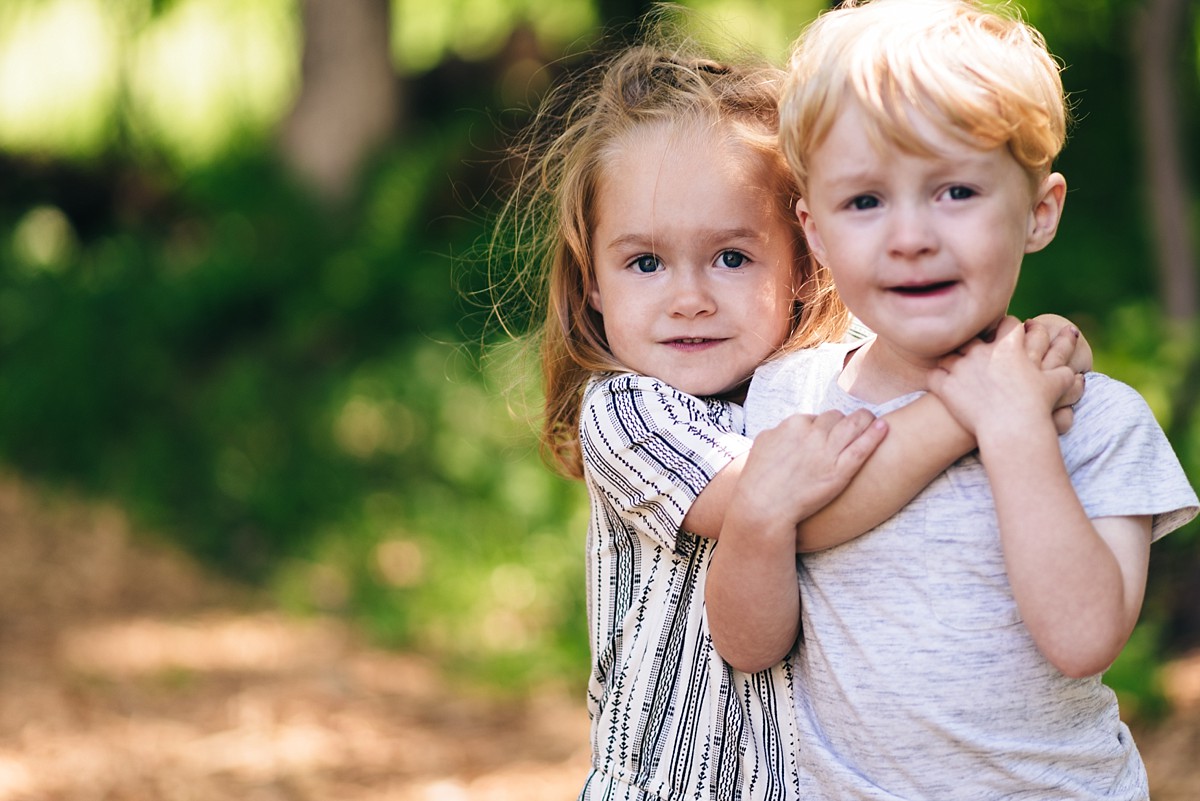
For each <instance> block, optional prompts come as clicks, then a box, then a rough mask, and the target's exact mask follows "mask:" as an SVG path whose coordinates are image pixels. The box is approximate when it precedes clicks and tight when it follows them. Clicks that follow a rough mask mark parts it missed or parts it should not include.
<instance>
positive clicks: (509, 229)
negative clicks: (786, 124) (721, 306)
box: [493, 44, 850, 478]
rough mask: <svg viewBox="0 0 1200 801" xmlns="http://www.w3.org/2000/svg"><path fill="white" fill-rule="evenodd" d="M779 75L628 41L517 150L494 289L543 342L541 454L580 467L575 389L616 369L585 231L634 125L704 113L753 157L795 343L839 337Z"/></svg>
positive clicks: (561, 93)
mask: <svg viewBox="0 0 1200 801" xmlns="http://www.w3.org/2000/svg"><path fill="white" fill-rule="evenodd" d="M783 78H784V73H783V71H782V70H780V69H778V68H775V67H772V66H769V65H766V64H763V63H722V62H718V61H714V60H711V59H708V58H704V57H702V56H700V55H698V54H697V48H696V47H695V46H693V45H686V44H685V45H680V46H670V47H667V46H653V45H640V46H636V47H631V48H629V49H626V50H624V51H622V52H620V53H618V54H617V55H615V56H613V57H612V58H610V59H609V60H607V61H605V62H604V63H602V64H600V65H599V66H597V67H594V68H592V69H590V70H588V71H586V72H584V73H582V74H581V75H579V76H577V77H576V78H575V79H574V80H571V81H568V82H566V83H564V84H562V85H561V86H559V87H558V88H557V89H556V90H555V91H554V92H552V93H551V95H550V96H549V97H548V98H547V100H546V101H545V102H544V103H543V104H542V108H541V111H540V112H539V113H538V115H537V117H536V118H535V120H534V122H533V123H532V125H531V126H530V127H529V128H528V129H527V131H526V133H525V137H524V138H523V140H522V141H521V142H520V143H519V144H518V146H517V147H516V148H514V154H515V155H516V157H517V158H518V164H519V165H520V170H519V175H518V180H517V184H516V188H515V191H514V192H513V193H512V195H511V196H510V198H509V201H508V204H507V206H506V207H505V209H504V211H503V213H502V215H501V224H500V226H498V228H497V231H498V232H503V233H500V234H499V238H500V239H501V241H506V242H507V243H508V246H507V247H505V248H504V249H505V250H506V251H507V252H509V253H512V254H513V255H514V256H515V259H516V261H515V264H516V265H517V267H516V268H515V270H514V273H513V275H514V276H515V279H513V280H510V281H508V282H507V283H506V285H505V286H504V287H503V291H502V292H500V293H499V294H496V295H494V300H493V302H494V304H495V305H496V307H497V313H498V314H499V316H500V317H501V319H504V317H505V308H504V306H505V305H506V304H510V303H511V304H515V305H518V306H520V305H522V303H526V302H527V303H532V305H533V306H534V308H535V319H537V318H540V319H541V320H542V322H541V325H540V328H539V329H538V331H537V332H536V337H537V341H538V343H539V346H540V356H541V369H542V379H543V389H544V393H545V398H544V403H545V408H544V415H543V420H542V435H541V439H542V445H543V452H544V455H545V456H546V457H547V460H548V461H549V462H550V463H551V464H553V465H554V466H555V467H557V468H558V469H559V470H560V471H561V472H563V473H564V474H566V475H568V476H572V477H576V478H578V477H580V476H581V475H582V463H581V457H580V451H579V432H578V427H579V412H580V403H581V400H582V395H583V390H584V387H585V386H586V385H587V382H588V380H589V379H590V378H591V377H592V376H593V375H595V374H596V373H598V372H605V371H615V370H621V369H623V368H622V367H621V365H620V364H618V363H617V362H616V360H615V359H614V358H613V355H612V353H611V352H610V350H609V348H608V344H607V340H606V338H605V332H604V321H603V318H602V317H601V316H600V315H599V314H597V313H596V312H595V310H593V309H592V308H591V306H590V305H589V303H588V298H589V296H590V294H591V291H592V288H593V286H594V280H595V279H594V272H593V265H592V252H591V231H592V228H593V225H594V223H595V209H594V204H595V199H596V196H597V191H598V186H599V182H600V180H601V177H602V176H603V174H604V170H605V169H606V168H607V165H608V163H609V161H610V160H611V159H610V154H611V152H612V150H613V148H614V147H619V146H620V144H621V143H623V142H628V141H629V137H630V136H636V135H637V131H638V129H639V128H642V127H646V128H648V129H649V128H651V127H653V128H656V129H661V127H663V126H671V125H689V126H691V125H695V124H696V123H701V124H703V125H706V126H711V128H713V129H715V130H719V131H720V132H721V133H722V134H723V135H727V136H731V137H734V138H736V139H737V140H738V141H740V142H743V143H744V144H745V146H746V147H748V148H751V149H752V151H753V152H755V153H758V154H760V155H761V157H762V159H763V162H764V164H765V165H766V167H767V169H766V170H765V174H766V175H768V176H770V179H769V180H771V181H772V182H773V186H771V187H770V188H771V189H772V191H773V192H774V194H775V196H776V197H777V198H778V212H779V215H780V218H781V219H784V220H785V221H787V222H788V224H789V225H791V226H792V228H793V230H794V232H795V240H796V247H795V253H796V254H797V255H796V259H797V265H796V271H797V278H798V281H797V286H799V287H801V288H800V290H799V291H798V297H797V298H796V311H795V314H794V318H793V325H792V334H791V336H790V337H789V339H788V341H787V342H786V343H785V344H784V346H783V348H786V349H793V348H798V347H804V346H807V345H812V344H815V343H817V342H821V341H827V340H830V339H836V338H840V337H841V336H842V335H843V334H844V332H845V330H846V327H847V325H848V324H849V319H850V318H849V313H848V312H847V311H846V309H845V307H844V306H843V305H842V304H841V301H840V299H839V298H838V297H837V295H836V293H835V292H834V291H833V285H832V282H831V281H830V279H829V277H828V275H827V274H826V273H825V271H824V269H823V268H821V267H820V266H819V265H817V264H816V262H815V260H813V259H811V258H810V257H809V255H808V250H807V248H806V247H805V246H804V244H803V234H802V231H801V229H800V227H799V224H798V223H797V221H796V218H795V215H794V211H793V209H794V204H795V201H796V198H797V197H798V194H797V188H796V184H795V181H794V180H793V178H792V175H791V171H790V170H789V169H788V166H787V163H786V162H785V161H784V159H783V156H782V152H781V151H780V149H779V144H778V131H779V104H778V97H779V93H780V89H781V86H782V82H783Z"/></svg>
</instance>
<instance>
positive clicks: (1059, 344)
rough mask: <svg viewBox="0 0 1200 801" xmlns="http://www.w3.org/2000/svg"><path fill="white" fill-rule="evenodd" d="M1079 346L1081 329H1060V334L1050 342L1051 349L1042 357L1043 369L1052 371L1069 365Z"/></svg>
mask: <svg viewBox="0 0 1200 801" xmlns="http://www.w3.org/2000/svg"><path fill="white" fill-rule="evenodd" d="M1078 344H1079V329H1077V328H1071V327H1070V326H1067V327H1066V328H1061V329H1059V332H1058V333H1057V334H1055V335H1054V339H1052V340H1050V343H1049V347H1048V348H1047V349H1046V352H1045V355H1044V356H1043V357H1042V360H1041V365H1042V369H1043V370H1052V369H1054V368H1055V367H1062V366H1063V365H1065V364H1068V363H1069V362H1070V361H1071V357H1072V356H1073V355H1074V354H1075V346H1076V345H1078Z"/></svg>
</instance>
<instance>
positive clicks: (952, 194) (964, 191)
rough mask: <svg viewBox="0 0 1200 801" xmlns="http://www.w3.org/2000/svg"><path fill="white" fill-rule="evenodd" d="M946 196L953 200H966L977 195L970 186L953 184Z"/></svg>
mask: <svg viewBox="0 0 1200 801" xmlns="http://www.w3.org/2000/svg"><path fill="white" fill-rule="evenodd" d="M946 196H947V197H949V198H950V199H951V200H966V199H967V198H969V197H974V196H975V190H974V189H972V188H971V187H969V186H952V187H950V188H949V189H948V190H946Z"/></svg>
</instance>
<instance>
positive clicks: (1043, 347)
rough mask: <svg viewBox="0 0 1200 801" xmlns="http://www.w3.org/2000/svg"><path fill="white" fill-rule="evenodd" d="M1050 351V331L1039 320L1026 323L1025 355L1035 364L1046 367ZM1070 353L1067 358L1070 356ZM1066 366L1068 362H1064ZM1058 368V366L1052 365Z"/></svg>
mask: <svg viewBox="0 0 1200 801" xmlns="http://www.w3.org/2000/svg"><path fill="white" fill-rule="evenodd" d="M1049 351H1050V331H1049V330H1048V329H1047V328H1046V326H1044V325H1042V324H1041V323H1039V322H1038V321H1037V320H1026V321H1025V353H1026V354H1028V356H1029V360H1030V361H1031V362H1033V363H1034V364H1040V365H1042V366H1043V367H1045V366H1046V357H1047V356H1048V355H1049ZM1070 355H1071V354H1070V352H1068V353H1067V356H1070ZM1062 363H1063V364H1066V362H1065V361H1064V362H1062ZM1051 366H1052V367H1057V366H1058V365H1056V364H1055V365H1051Z"/></svg>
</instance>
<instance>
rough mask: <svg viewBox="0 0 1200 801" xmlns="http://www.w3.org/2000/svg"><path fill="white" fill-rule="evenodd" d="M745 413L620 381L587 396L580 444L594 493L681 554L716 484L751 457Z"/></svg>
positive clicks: (603, 382) (664, 388)
mask: <svg viewBox="0 0 1200 801" xmlns="http://www.w3.org/2000/svg"><path fill="white" fill-rule="evenodd" d="M743 430H744V421H743V418H742V411H741V407H739V406H736V405H734V404H730V403H727V402H724V401H719V400H713V399H701V398H697V397H694V396H692V395H688V394H687V393H684V392H680V391H679V390H677V389H675V388H673V387H671V386H670V385H668V384H664V383H663V382H661V381H658V380H656V379H653V378H649V377H646V376H642V375H634V374H620V375H616V376H609V377H605V378H600V379H596V380H594V381H593V382H592V383H591V384H590V385H589V386H588V389H587V391H586V392H585V393H584V398H583V407H582V411H581V414H580V420H579V439H580V446H581V449H582V452H583V464H584V473H585V477H586V479H587V482H588V485H589V489H590V490H591V491H592V492H594V493H601V494H603V496H604V498H605V499H606V500H607V501H608V504H609V505H610V506H611V507H612V508H613V509H614V510H615V511H616V513H617V514H618V515H619V516H620V517H621V518H622V519H623V520H624V521H625V523H626V524H627V525H630V526H633V527H634V528H635V529H637V530H639V531H642V532H643V533H645V534H646V535H648V536H649V537H651V538H652V539H654V540H655V541H657V542H659V543H660V544H662V545H663V546H664V547H666V548H669V549H671V550H675V541H676V536H677V534H678V532H679V528H680V526H681V525H682V524H683V518H684V516H685V515H686V514H687V512H688V509H690V508H691V505H692V503H693V502H694V501H695V500H696V497H697V496H698V495H699V494H700V492H701V491H702V490H703V489H704V488H705V487H706V486H708V482H709V481H711V480H712V478H713V476H715V475H716V474H717V473H719V472H720V471H721V470H722V469H723V468H724V467H726V466H727V465H728V464H729V463H730V462H731V461H733V460H734V459H736V458H737V457H738V456H740V455H742V454H743V453H745V452H746V451H748V450H749V449H750V440H749V439H747V438H746V437H745V435H744V434H743Z"/></svg>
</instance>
